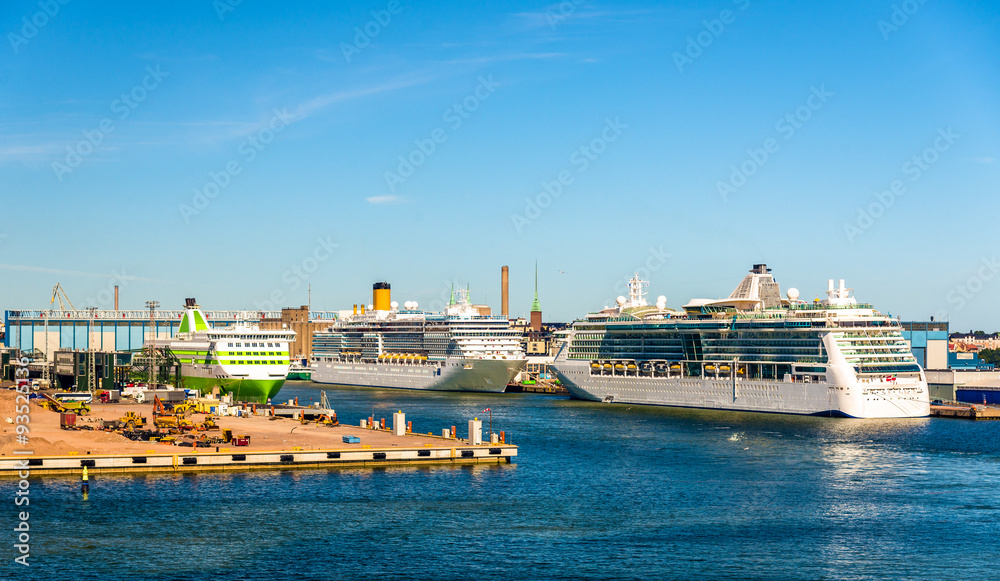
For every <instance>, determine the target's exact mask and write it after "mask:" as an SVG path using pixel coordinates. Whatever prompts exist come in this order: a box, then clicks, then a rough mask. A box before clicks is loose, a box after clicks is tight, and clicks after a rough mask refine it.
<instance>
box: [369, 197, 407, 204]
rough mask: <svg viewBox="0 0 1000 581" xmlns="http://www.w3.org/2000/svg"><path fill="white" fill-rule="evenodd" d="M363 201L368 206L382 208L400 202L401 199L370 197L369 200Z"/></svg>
mask: <svg viewBox="0 0 1000 581" xmlns="http://www.w3.org/2000/svg"><path fill="white" fill-rule="evenodd" d="M365 201H366V202H368V203H369V204H375V205H376V206H384V205H387V204H395V203H398V202H402V201H403V198H400V197H399V196H372V197H370V198H365Z"/></svg>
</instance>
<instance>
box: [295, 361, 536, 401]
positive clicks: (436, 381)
mask: <svg viewBox="0 0 1000 581" xmlns="http://www.w3.org/2000/svg"><path fill="white" fill-rule="evenodd" d="M525 363H526V360H524V359H458V358H455V359H448V360H447V361H446V362H445V363H444V365H443V366H437V365H408V364H399V363H361V362H342V361H324V360H322V359H320V360H317V361H315V362H314V363H313V365H312V369H313V374H312V381H314V382H316V383H331V384H336V385H351V386H361V387H387V388H394V389H423V390H430V391H479V392H493V393H499V392H502V391H504V390H505V389H507V384H508V383H510V381H511V380H512V379H513V378H514V376H515V375H517V373H518V372H519V371H521V369H522V368H523V367H524V364H525Z"/></svg>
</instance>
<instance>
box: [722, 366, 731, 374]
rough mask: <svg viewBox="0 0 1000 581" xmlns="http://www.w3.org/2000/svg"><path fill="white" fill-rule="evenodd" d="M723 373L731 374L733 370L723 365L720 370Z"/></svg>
mask: <svg viewBox="0 0 1000 581" xmlns="http://www.w3.org/2000/svg"><path fill="white" fill-rule="evenodd" d="M719 369H720V370H721V371H722V372H723V373H729V372H730V371H732V369H731V368H730V367H729V366H728V365H723V366H722V367H720V368H719Z"/></svg>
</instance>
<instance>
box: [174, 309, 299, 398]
mask: <svg viewBox="0 0 1000 581" xmlns="http://www.w3.org/2000/svg"><path fill="white" fill-rule="evenodd" d="M184 302H185V307H184V314H183V315H182V318H181V324H180V327H179V328H178V329H177V333H176V334H174V336H173V337H171V338H170V339H157V340H156V341H155V345H156V348H157V349H158V350H164V349H169V351H170V352H171V353H172V354H173V356H174V357H176V358H177V361H178V362H179V363H180V383H181V385H179V386H178V387H182V388H184V389H194V390H198V391H199V392H200V393H202V394H204V395H207V394H210V393H212V392H214V391H216V388H218V391H219V393H221V394H223V395H225V394H231V395H232V396H233V400H234V401H245V402H256V403H267V401H268V400H269V399H271V398H273V397H274V396H276V395H277V394H278V391H280V390H281V386H282V385H283V384H284V383H285V379H286V378H287V376H288V368H289V364H290V361H289V358H288V344H289V342H291V341H292V340H293V339H294V338H295V332H294V331H289V330H287V329H261V328H260V327H259V326H258V325H257V324H256V323H253V322H250V321H241V322H237V323H236V324H233V325H228V326H226V327H224V328H213V327H212V326H211V325H210V324H209V323H208V320H207V319H206V318H205V314H204V313H203V312H202V311H201V307H199V306H198V305H197V304H196V303H195V300H194V299H185V301H184Z"/></svg>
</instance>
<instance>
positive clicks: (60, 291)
mask: <svg viewBox="0 0 1000 581" xmlns="http://www.w3.org/2000/svg"><path fill="white" fill-rule="evenodd" d="M56 299H59V310H60V311H65V310H66V305H65V304H63V299H66V303H68V304H69V309H70V310H71V311H75V310H76V307H74V306H73V301H71V300H69V296H67V295H66V289H64V288H63V287H62V285H61V284H59V283H58V282H57V283H56V286H54V287H52V300H50V301H49V304H50V305H51V304H55V302H56Z"/></svg>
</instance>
